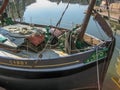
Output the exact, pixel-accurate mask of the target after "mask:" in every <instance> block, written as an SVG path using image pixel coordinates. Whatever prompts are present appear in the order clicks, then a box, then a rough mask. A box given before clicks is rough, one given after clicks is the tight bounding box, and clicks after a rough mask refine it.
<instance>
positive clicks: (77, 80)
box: [0, 0, 115, 90]
mask: <svg viewBox="0 0 120 90" xmlns="http://www.w3.org/2000/svg"><path fill="white" fill-rule="evenodd" d="M8 1H9V0H4V2H3V6H4V8H2V9H3V10H4V9H5V7H6V6H7V3H8ZM69 2H70V0H69ZM69 2H68V5H67V6H66V9H65V10H64V12H63V14H62V16H61V18H60V20H59V21H58V23H57V24H56V26H49V25H48V26H47V25H38V24H28V23H25V22H13V23H11V22H12V20H11V19H6V18H4V19H6V20H8V21H10V23H11V24H12V25H8V26H3V27H2V28H0V85H1V86H2V87H5V88H6V89H8V90H33V89H35V90H39V89H41V90H74V89H80V90H82V89H83V90H84V89H85V90H86V89H87V90H88V89H89V90H98V89H99V90H102V85H103V81H104V78H105V75H106V72H107V69H108V66H109V63H110V60H111V57H112V54H113V51H114V46H115V38H114V36H113V33H112V30H111V28H110V27H109V25H108V24H107V23H106V22H105V21H104V19H103V18H102V17H101V16H100V14H99V13H97V12H96V11H95V10H94V9H93V8H94V5H95V3H96V0H91V1H90V4H89V6H88V10H87V13H86V15H85V19H84V21H83V24H82V25H77V26H76V27H75V28H72V29H71V30H69V29H65V28H60V27H58V26H59V24H60V22H61V20H62V17H63V15H64V13H65V11H66V10H67V8H68V7H69ZM3 10H2V13H3ZM91 15H93V16H94V19H95V20H96V21H97V22H98V24H99V25H100V26H101V28H102V29H103V31H104V32H105V34H106V35H107V36H108V39H107V40H101V39H98V38H97V37H95V36H92V35H90V34H87V33H85V32H86V28H87V25H88V23H89V19H90V17H91Z"/></svg>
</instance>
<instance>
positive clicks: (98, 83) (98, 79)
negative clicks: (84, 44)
mask: <svg viewBox="0 0 120 90" xmlns="http://www.w3.org/2000/svg"><path fill="white" fill-rule="evenodd" d="M96 60H97V61H96V65H97V85H98V90H100V88H101V86H100V76H99V62H98V47H97V48H96Z"/></svg>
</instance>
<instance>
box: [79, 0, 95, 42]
mask: <svg viewBox="0 0 120 90" xmlns="http://www.w3.org/2000/svg"><path fill="white" fill-rule="evenodd" d="M95 3H96V0H90V4H89V7H88V10H87V13H86V16H85V19H84V21H83V24H82V27H81V29H80V30H78V36H77V40H79V41H82V40H83V36H84V34H85V31H86V28H87V26H88V22H89V20H90V16H91V14H92V10H93V8H94V5H95Z"/></svg>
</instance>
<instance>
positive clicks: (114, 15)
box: [100, 11, 120, 24]
mask: <svg viewBox="0 0 120 90" xmlns="http://www.w3.org/2000/svg"><path fill="white" fill-rule="evenodd" d="M100 14H101V15H102V16H103V17H105V18H109V19H110V20H112V21H115V22H118V23H119V24H120V11H119V12H112V11H110V12H109V14H108V12H107V11H104V12H100Z"/></svg>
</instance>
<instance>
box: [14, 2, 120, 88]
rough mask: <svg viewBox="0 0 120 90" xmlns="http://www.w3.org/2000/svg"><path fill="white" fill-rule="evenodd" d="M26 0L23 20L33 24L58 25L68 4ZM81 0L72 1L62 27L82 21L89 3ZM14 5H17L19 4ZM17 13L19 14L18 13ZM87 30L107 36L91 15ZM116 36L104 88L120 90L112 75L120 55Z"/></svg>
mask: <svg viewBox="0 0 120 90" xmlns="http://www.w3.org/2000/svg"><path fill="white" fill-rule="evenodd" d="M20 1H22V0H20ZM25 1H26V2H31V1H32V0H25ZM25 1H24V3H23V2H21V3H22V4H24V5H25V8H22V11H21V14H20V16H21V17H22V18H23V21H25V22H29V23H31V24H33V23H36V24H47V25H56V24H57V22H58V21H59V19H60V17H61V15H62V13H63V11H64V10H65V8H66V6H67V4H68V3H67V0H36V1H35V0H33V1H32V3H30V4H26V3H25ZM79 1H80V0H74V2H72V3H70V5H69V7H68V9H67V11H66V12H65V14H64V16H63V19H62V21H61V24H60V27H66V28H73V27H74V26H75V25H76V24H78V23H79V24H81V23H82V21H83V16H84V15H85V14H84V12H85V10H86V8H87V4H86V2H84V3H80V2H79ZM84 1H87V0H84ZM83 4H84V5H83ZM14 5H15V7H17V4H14ZM16 11H17V10H16ZM16 15H18V13H17V14H16ZM87 32H88V33H90V34H93V35H95V36H97V37H99V38H107V37H106V36H105V34H104V33H103V32H102V30H101V28H100V27H99V25H98V24H97V23H96V21H94V18H93V17H91V20H90V23H89V25H88V27H87ZM115 36H116V49H115V51H114V55H113V58H112V60H111V63H110V66H109V69H108V72H107V75H106V79H105V82H104V86H103V90H120V88H118V87H117V85H115V83H113V81H112V80H111V77H113V76H117V74H116V70H115V63H116V60H117V57H118V50H119V49H120V35H118V34H116V35H115Z"/></svg>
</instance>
